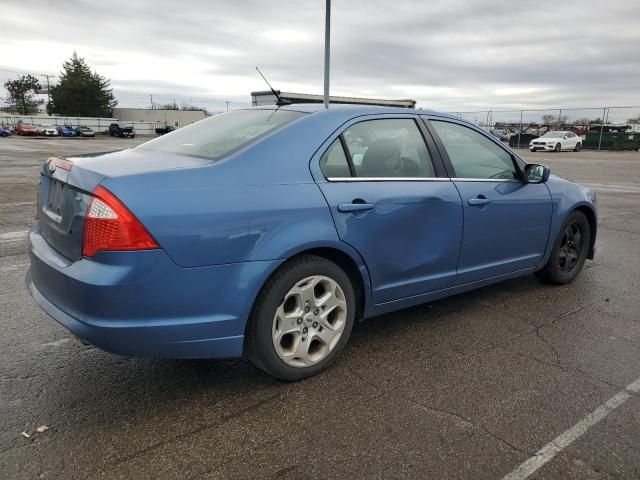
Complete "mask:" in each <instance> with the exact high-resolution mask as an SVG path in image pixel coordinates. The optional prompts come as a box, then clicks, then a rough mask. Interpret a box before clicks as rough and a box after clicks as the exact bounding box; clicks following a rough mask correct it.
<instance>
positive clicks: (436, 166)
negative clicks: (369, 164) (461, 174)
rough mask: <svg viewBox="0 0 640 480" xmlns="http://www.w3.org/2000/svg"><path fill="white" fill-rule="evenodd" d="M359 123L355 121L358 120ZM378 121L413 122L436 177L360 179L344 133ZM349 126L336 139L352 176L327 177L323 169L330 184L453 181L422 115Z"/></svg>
mask: <svg viewBox="0 0 640 480" xmlns="http://www.w3.org/2000/svg"><path fill="white" fill-rule="evenodd" d="M356 119H357V121H353V120H356ZM376 120H412V121H413V122H414V124H415V126H416V128H417V129H418V131H419V132H420V135H421V137H422V141H423V142H424V144H425V148H426V149H427V153H428V154H429V160H430V161H431V166H432V167H433V171H434V173H435V175H436V176H435V177H359V176H358V175H357V172H356V170H355V166H354V164H353V158H352V156H351V151H350V150H349V147H348V146H347V142H346V140H345V138H344V132H346V131H347V130H348V129H349V128H351V127H353V126H354V125H357V124H358V123H363V122H371V121H376ZM346 123H348V125H347V126H346V127H345V126H344V125H343V126H342V127H341V128H342V130H341V131H340V134H339V135H338V137H337V138H336V139H340V144H341V146H342V150H343V152H344V155H345V157H346V159H347V163H348V166H349V173H350V175H351V176H349V177H327V176H326V175H325V174H324V172H322V169H320V173H321V174H322V176H323V177H324V178H325V179H326V180H327V181H329V182H383V181H396V182H443V181H444V182H449V181H451V179H450V178H449V175H448V174H447V171H446V168H445V165H444V162H443V158H442V157H441V155H440V153H439V150H438V148H437V146H436V143H435V142H434V139H433V136H432V134H431V133H430V132H429V131H428V130H425V128H424V120H422V119H421V118H420V115H412V114H409V115H406V114H405V115H397V116H396V115H390V116H386V115H385V116H375V117H373V118H371V117H368V116H363V117H356V118H353V119H351V120H350V121H349V122H346ZM336 139H334V140H333V141H332V142H331V143H329V145H328V146H327V148H326V149H325V150H324V152H323V153H322V154H321V155H320V157H319V158H322V157H323V156H324V154H325V153H327V151H328V150H329V149H330V148H331V147H332V146H333V144H334V143H335V141H336Z"/></svg>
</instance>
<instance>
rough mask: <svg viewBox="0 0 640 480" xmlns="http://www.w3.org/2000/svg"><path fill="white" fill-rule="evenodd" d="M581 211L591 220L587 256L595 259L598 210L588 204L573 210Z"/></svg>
mask: <svg viewBox="0 0 640 480" xmlns="http://www.w3.org/2000/svg"><path fill="white" fill-rule="evenodd" d="M576 211H577V212H581V213H583V214H584V216H585V217H587V221H588V222H589V237H590V238H589V251H588V253H587V258H588V259H589V260H593V257H594V256H595V246H596V234H597V230H598V220H597V218H596V212H594V211H593V209H592V208H591V207H588V206H587V205H579V206H577V207H576V208H574V209H573V210H572V212H576Z"/></svg>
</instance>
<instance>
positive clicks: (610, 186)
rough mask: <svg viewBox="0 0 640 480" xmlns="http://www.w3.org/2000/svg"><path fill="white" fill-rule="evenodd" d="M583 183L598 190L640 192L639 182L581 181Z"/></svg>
mask: <svg viewBox="0 0 640 480" xmlns="http://www.w3.org/2000/svg"><path fill="white" fill-rule="evenodd" d="M580 184H581V185H584V186H585V187H589V188H590V189H592V190H595V191H596V192H610V193H640V187H639V186H638V185H637V184H628V183H588V182H585V183H583V182H580Z"/></svg>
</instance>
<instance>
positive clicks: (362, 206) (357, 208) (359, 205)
mask: <svg viewBox="0 0 640 480" xmlns="http://www.w3.org/2000/svg"><path fill="white" fill-rule="evenodd" d="M373 207H375V204H373V203H365V202H364V201H363V202H356V201H355V200H354V201H353V203H341V204H340V205H338V211H339V212H343V213H349V212H364V211H367V210H371V209H372V208H373Z"/></svg>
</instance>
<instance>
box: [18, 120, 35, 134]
mask: <svg viewBox="0 0 640 480" xmlns="http://www.w3.org/2000/svg"><path fill="white" fill-rule="evenodd" d="M16 133H17V134H18V135H38V129H37V128H36V127H34V126H33V125H27V124H26V123H19V124H18V125H17V126H16Z"/></svg>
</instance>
